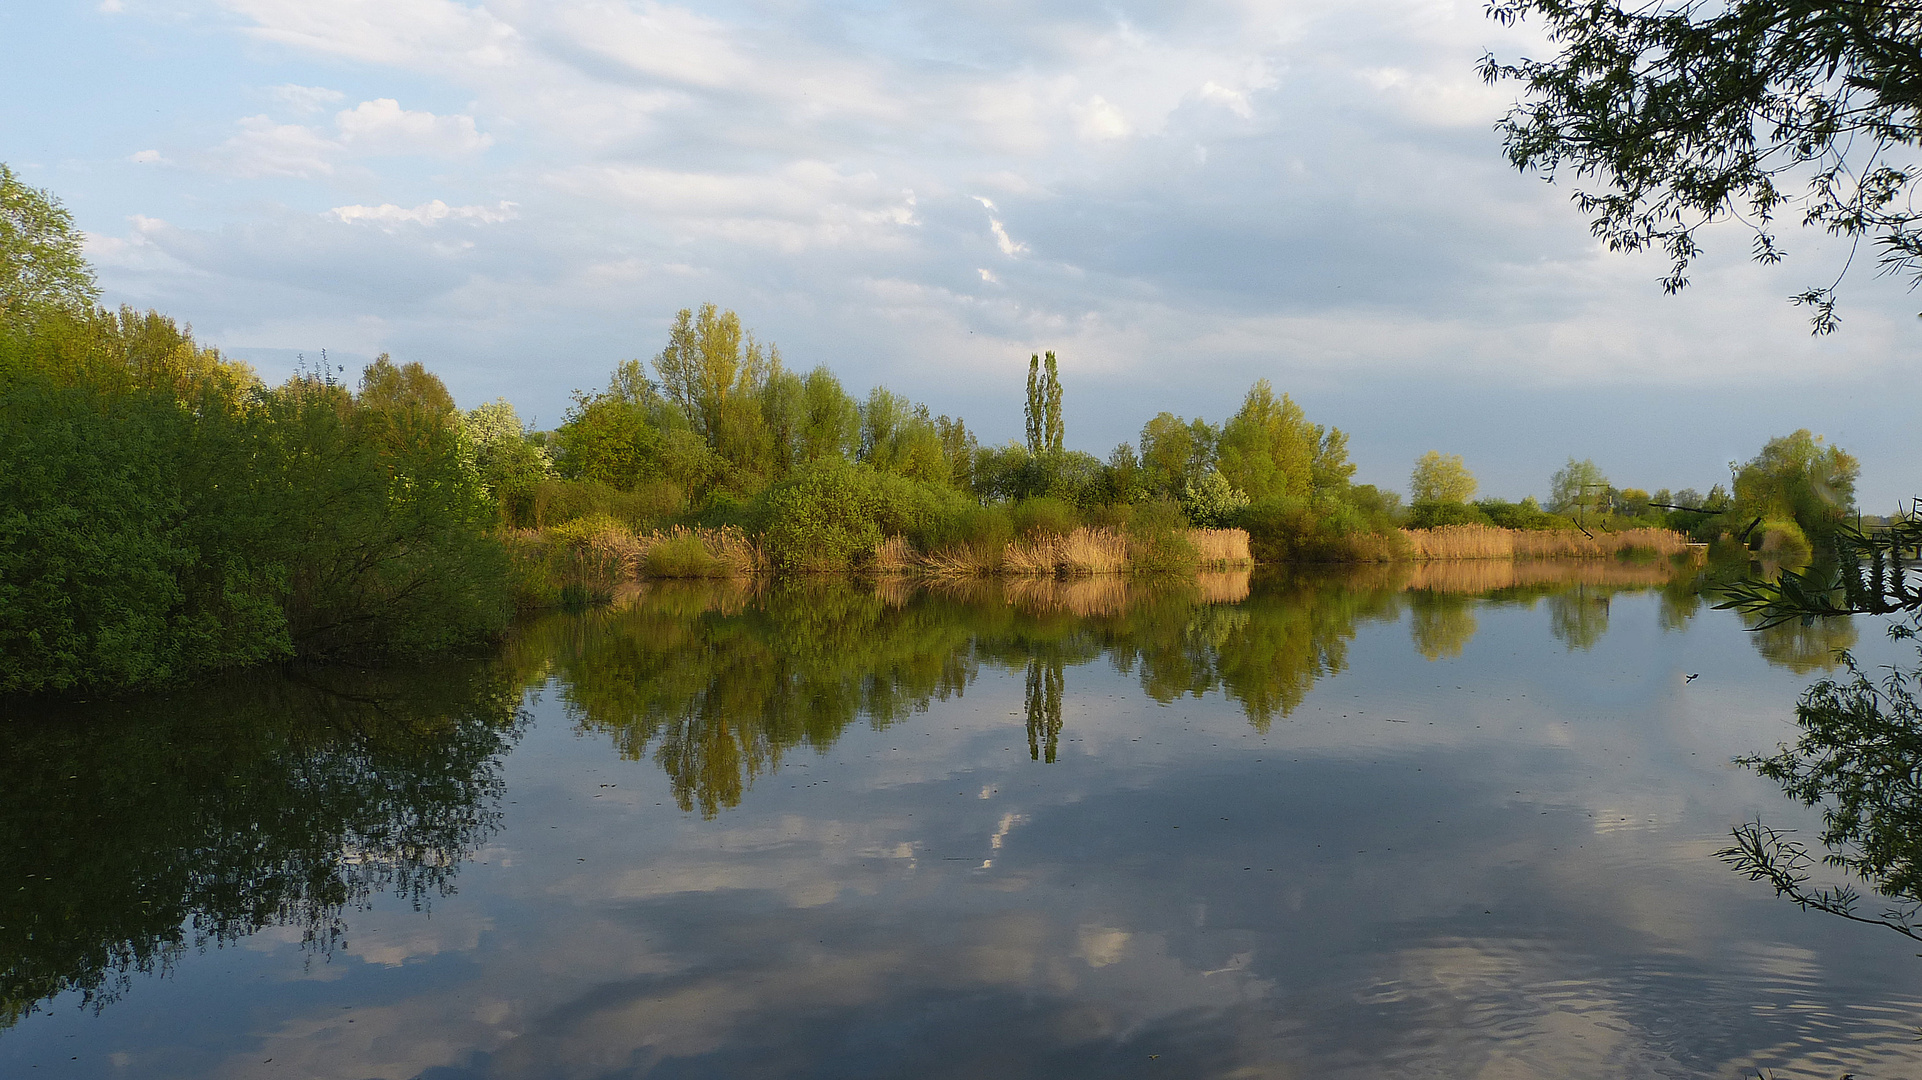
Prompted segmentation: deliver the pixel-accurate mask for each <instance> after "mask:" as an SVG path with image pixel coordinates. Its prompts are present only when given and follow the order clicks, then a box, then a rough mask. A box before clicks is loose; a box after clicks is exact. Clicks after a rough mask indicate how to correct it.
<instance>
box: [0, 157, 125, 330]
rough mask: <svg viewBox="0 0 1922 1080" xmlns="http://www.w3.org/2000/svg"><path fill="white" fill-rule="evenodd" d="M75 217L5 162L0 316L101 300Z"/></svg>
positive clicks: (1, 167) (0, 203)
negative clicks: (27, 183) (23, 179)
mask: <svg viewBox="0 0 1922 1080" xmlns="http://www.w3.org/2000/svg"><path fill="white" fill-rule="evenodd" d="M83 239H84V237H83V236H82V234H81V233H80V231H79V230H78V229H75V228H74V227H73V215H72V214H70V213H68V212H67V208H66V207H64V206H62V205H60V200H59V199H56V198H54V197H53V196H52V195H51V194H49V193H48V192H46V191H44V190H42V189H40V188H34V187H28V186H27V185H26V184H23V183H21V182H20V177H19V176H17V175H16V174H15V173H14V171H13V170H12V169H10V168H8V167H7V166H6V165H5V164H3V163H0V320H4V321H7V322H11V321H13V320H14V319H18V318H22V317H25V316H27V315H29V314H31V313H32V312H34V311H37V310H40V309H44V308H65V309H68V310H87V309H91V308H92V307H93V305H94V303H95V302H96V301H97V300H99V298H100V289H99V287H98V286H96V285H95V284H94V278H93V268H92V267H91V266H89V265H87V260H86V256H84V255H83V254H82V253H81V242H82V240H83Z"/></svg>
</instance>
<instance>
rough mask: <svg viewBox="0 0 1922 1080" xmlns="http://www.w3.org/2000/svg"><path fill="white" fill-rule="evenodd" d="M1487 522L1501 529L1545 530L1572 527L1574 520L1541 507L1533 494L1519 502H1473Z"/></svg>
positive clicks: (1500, 500) (1498, 500)
mask: <svg viewBox="0 0 1922 1080" xmlns="http://www.w3.org/2000/svg"><path fill="white" fill-rule="evenodd" d="M1475 509H1477V510H1480V511H1481V512H1482V514H1483V516H1484V517H1486V518H1487V519H1488V523H1489V524H1491V525H1494V526H1496V527H1498V528H1503V529H1520V530H1527V531H1534V532H1545V531H1548V530H1551V529H1572V528H1574V527H1575V524H1574V522H1571V521H1569V520H1568V519H1567V518H1565V517H1562V516H1561V515H1560V514H1551V513H1549V512H1548V511H1546V510H1544V509H1542V507H1541V504H1540V503H1538V502H1536V501H1535V497H1534V496H1533V495H1530V496H1528V497H1527V498H1525V499H1523V500H1522V501H1521V502H1518V503H1512V502H1508V501H1506V500H1504V499H1482V500H1481V501H1479V502H1477V503H1475Z"/></svg>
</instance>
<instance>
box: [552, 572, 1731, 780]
mask: <svg viewBox="0 0 1922 1080" xmlns="http://www.w3.org/2000/svg"><path fill="white" fill-rule="evenodd" d="M1696 573H1697V571H1696V570H1695V568H1694V567H1692V566H1689V565H1683V564H1677V563H1670V562H1666V561H1663V562H1656V563H1624V562H1611V561H1600V560H1586V561H1581V562H1574V563H1563V564H1550V563H1541V562H1533V563H1476V564H1430V565H1399V566H1371V567H1362V568H1357V569H1354V570H1351V571H1348V572H1342V573H1335V574H1326V573H1323V574H1300V575H1281V576H1273V577H1267V578H1263V579H1261V580H1259V581H1257V580H1255V579H1253V578H1251V576H1250V574H1249V573H1248V572H1247V571H1245V570H1244V571H1221V572H1213V573H1203V574H1198V575H1193V576H1190V577H1183V578H1153V577H1130V576H1125V575H1105V576H1099V577H1079V578H1048V577H1036V578H1013V579H1007V580H999V581H997V580H985V579H978V578H976V579H951V580H935V581H924V580H917V579H913V578H907V577H901V576H894V577H884V578H880V579H878V580H868V581H861V580H855V579H841V578H834V579H829V578H813V579H800V580H793V581H784V582H754V581H729V582H709V583H661V584H654V585H649V586H647V587H644V588H641V589H638V590H635V591H633V592H632V593H630V594H628V595H627V596H625V597H623V598H622V601H621V603H620V604H619V605H617V606H615V607H612V608H607V609H602V610H598V611H592V612H588V613H585V614H567V615H553V616H549V617H547V618H545V619H543V620H541V621H539V622H537V623H535V624H534V625H533V626H531V627H530V628H529V630H528V631H527V633H526V634H524V635H523V637H522V638H521V641H520V644H519V645H518V648H519V649H520V650H521V651H523V652H526V653H527V654H529V656H530V657H537V658H538V659H530V660H529V661H526V662H524V663H523V666H524V667H526V668H528V669H529V670H537V671H539V672H541V673H542V674H541V677H542V678H543V679H545V678H546V677H547V676H548V675H549V674H551V675H552V676H554V677H556V678H557V679H558V682H559V688H558V692H559V694H560V696H561V699H562V701H563V702H564V703H565V705H566V707H567V708H568V709H569V711H570V714H571V715H572V716H573V717H574V719H575V721H576V722H577V723H578V724H579V725H580V726H581V727H582V728H583V729H585V730H588V731H594V732H600V733H603V734H605V735H607V736H608V737H609V738H611V739H612V740H613V742H614V745H615V747H616V748H617V749H618V751H619V752H620V753H621V754H622V755H624V756H626V757H628V758H631V759H641V758H647V757H651V758H652V759H653V760H655V761H656V762H657V763H658V764H659V765H660V766H661V768H662V769H663V770H665V772H666V773H667V774H668V776H669V778H670V781H671V787H672V790H673V793H674V797H675V800H676V802H677V803H678V804H679V805H680V807H681V808H682V809H683V810H686V811H690V812H691V811H696V810H698V811H699V812H700V813H701V814H702V815H704V816H707V817H712V816H714V815H716V814H718V813H720V811H722V810H723V809H726V808H728V807H732V806H736V805H738V804H739V803H740V801H741V799H742V798H743V797H744V796H745V794H746V793H747V791H748V790H749V789H750V788H751V787H752V786H753V784H754V782H755V780H756V779H757V778H759V777H761V776H764V775H767V774H768V773H770V772H772V771H773V770H775V769H778V768H779V767H780V765H781V763H782V761H783V760H784V758H785V757H786V755H788V754H790V753H792V752H793V751H794V750H795V749H796V748H799V747H804V746H805V747H808V748H811V749H813V750H815V751H817V752H826V750H827V749H828V748H830V747H832V746H833V745H834V743H835V742H836V740H838V739H839V738H840V737H841V735H842V733H843V732H844V731H846V729H847V728H848V727H849V725H852V724H856V723H862V724H866V725H868V726H869V727H871V728H875V729H883V728H886V727H888V726H890V725H892V724H894V723H897V722H899V721H900V720H902V719H903V718H905V717H908V716H911V715H913V714H914V713H916V712H918V711H921V710H923V709H926V708H927V707H928V705H929V703H930V702H933V701H936V700H946V699H948V698H951V697H959V696H961V695H963V694H965V692H966V691H967V689H968V687H969V686H970V685H972V684H973V682H974V681H975V680H976V679H977V678H978V677H979V675H980V673H981V670H982V668H983V667H984V666H985V667H987V668H989V669H991V670H998V671H1002V672H1006V673H1008V674H1009V675H1013V676H1018V677H1019V678H1021V680H1022V682H1023V687H1024V689H1023V694H1024V699H1025V702H1026V708H1025V714H1026V716H1025V722H1026V727H1027V737H1028V745H1029V749H1030V756H1031V757H1032V758H1033V759H1034V760H1035V761H1036V762H1037V763H1041V764H1051V763H1053V762H1055V761H1056V760H1057V759H1058V756H1059V753H1060V747H1061V742H1062V732H1063V727H1062V713H1061V702H1062V700H1063V698H1064V696H1065V694H1066V693H1067V691H1068V688H1069V685H1070V683H1071V682H1072V680H1073V678H1074V675H1073V669H1074V668H1076V667H1078V666H1081V665H1085V664H1090V663H1094V662H1096V661H1099V660H1102V659H1104V658H1105V659H1106V660H1107V661H1108V662H1109V663H1110V664H1112V665H1113V666H1114V668H1115V669H1116V670H1119V671H1121V672H1124V673H1127V674H1129V675H1132V676H1133V677H1134V678H1135V679H1136V680H1138V682H1139V684H1140V687H1141V691H1142V693H1143V694H1145V695H1146V696H1147V697H1148V698H1150V699H1152V700H1154V701H1158V702H1161V703H1164V704H1165V703H1172V702H1174V701H1176V700H1179V699H1181V698H1183V697H1200V696H1203V695H1206V694H1211V693H1220V694H1222V695H1223V696H1224V697H1225V698H1227V699H1228V700H1230V701H1232V702H1234V703H1235V704H1236V705H1237V706H1238V707H1239V708H1240V709H1241V711H1242V713H1243V714H1244V715H1245V716H1246V717H1247V719H1248V722H1249V723H1250V724H1251V725H1252V726H1253V727H1254V728H1256V729H1257V730H1263V731H1265V730H1266V729H1267V728H1268V726H1269V725H1271V724H1273V723H1274V722H1275V721H1277V720H1280V719H1282V718H1285V717H1287V716H1288V715H1289V714H1290V713H1291V712H1293V711H1294V710H1295V709H1297V708H1299V707H1300V706H1301V704H1302V703H1303V702H1304V701H1305V700H1307V698H1308V696H1309V694H1310V693H1311V691H1312V690H1313V689H1314V687H1315V685H1316V683H1317V682H1319V681H1320V680H1322V679H1325V678H1327V677H1329V676H1331V675H1334V674H1336V673H1338V672H1340V671H1342V670H1344V669H1345V668H1346V667H1347V664H1348V648H1349V643H1350V641H1351V640H1352V639H1353V638H1354V636H1355V633H1356V632H1357V629H1358V627H1360V626H1361V625H1363V624H1365V623H1368V622H1392V621H1395V620H1397V619H1400V618H1401V617H1402V614H1403V612H1404V611H1407V612H1408V613H1409V614H1410V625H1411V633H1412V634H1413V636H1414V642H1415V646H1416V648H1417V649H1418V651H1420V652H1421V654H1422V655H1424V656H1426V657H1428V658H1429V659H1445V658H1449V657H1457V656H1460V655H1461V654H1462V652H1463V651H1464V650H1465V649H1466V648H1467V647H1468V645H1469V643H1470V641H1471V640H1472V639H1473V637H1474V635H1475V632H1476V628H1477V621H1476V615H1475V609H1476V605H1477V604H1483V603H1503V604H1522V605H1533V604H1535V603H1536V602H1539V601H1546V602H1547V603H1548V604H1549V606H1550V608H1551V612H1550V614H1551V619H1550V623H1551V627H1552V629H1553V632H1554V633H1555V634H1556V636H1557V637H1558V638H1560V639H1561V640H1563V641H1564V642H1565V643H1567V644H1568V646H1569V647H1570V648H1571V649H1586V648H1590V647H1592V646H1593V645H1594V644H1595V642H1596V641H1598V640H1599V639H1600V638H1601V636H1602V635H1603V634H1604V633H1606V631H1607V627H1608V604H1609V597H1610V596H1611V595H1613V594H1615V593H1617V592H1620V591H1622V590H1625V589H1626V590H1638V591H1639V590H1656V589H1660V590H1663V594H1664V597H1665V598H1667V597H1668V595H1669V594H1670V593H1674V594H1675V595H1676V596H1677V597H1678V598H1679V597H1685V596H1687V595H1691V594H1692V591H1693V584H1692V582H1693V580H1694V577H1695V575H1696ZM1671 610H1672V611H1673V613H1674V614H1673V617H1674V618H1677V619H1686V618H1688V617H1690V616H1692V614H1693V613H1694V610H1695V609H1694V608H1693V607H1690V606H1688V605H1687V604H1686V603H1683V602H1682V601H1681V600H1679V599H1678V600H1677V602H1676V603H1674V604H1669V603H1667V600H1666V599H1665V607H1664V612H1665V615H1664V618H1665V619H1667V618H1670V617H1671V616H1670V615H1669V614H1667V613H1668V612H1670V611H1671Z"/></svg>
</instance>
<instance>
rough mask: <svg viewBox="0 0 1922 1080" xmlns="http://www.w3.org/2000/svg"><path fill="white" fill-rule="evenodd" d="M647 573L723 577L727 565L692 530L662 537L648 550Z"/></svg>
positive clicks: (651, 575)
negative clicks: (723, 564) (723, 565)
mask: <svg viewBox="0 0 1922 1080" xmlns="http://www.w3.org/2000/svg"><path fill="white" fill-rule="evenodd" d="M646 567H647V574H648V576H649V577H659V578H705V577H721V576H723V575H724V572H725V569H724V568H723V567H722V565H721V562H720V560H719V559H716V558H715V557H714V556H713V555H711V554H709V552H708V550H707V545H706V544H703V543H702V542H701V538H700V537H698V536H696V535H694V534H693V533H688V532H683V533H678V534H676V535H674V536H670V537H668V538H667V539H665V540H662V541H660V542H659V543H657V544H655V545H654V546H653V547H651V548H649V549H648V551H647V563H646Z"/></svg>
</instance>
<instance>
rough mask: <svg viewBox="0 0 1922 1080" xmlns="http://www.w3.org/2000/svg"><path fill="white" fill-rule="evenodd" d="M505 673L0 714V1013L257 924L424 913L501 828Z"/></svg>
mask: <svg viewBox="0 0 1922 1080" xmlns="http://www.w3.org/2000/svg"><path fill="white" fill-rule="evenodd" d="M520 682H521V677H520V676H519V675H518V674H516V673H513V672H510V671H508V670H506V669H504V668H502V667H501V666H500V665H498V664H482V665H475V664H464V665H455V666H443V667H436V668H432V669H413V668H410V669H405V670H392V669H390V670H388V671H386V672H381V673H358V672H349V671H340V670H336V671H329V672H324V673H321V674H319V675H314V676H310V677H305V678H282V677H279V676H278V675H275V676H262V677H254V678H244V679H237V680H235V681H232V682H230V683H226V684H223V685H220V686H216V687H212V688H209V689H207V690H205V691H202V692H198V693H192V694H182V695H177V696H171V697H166V698H159V699H141V700H133V701H127V702H121V703H117V704H113V705H109V706H93V707H90V708H85V709H81V708H79V707H73V708H68V709H62V710H36V711H35V712H34V713H33V714H30V715H29V714H22V713H21V712H20V711H19V710H18V709H16V710H15V714H14V715H12V716H10V717H9V718H7V719H6V720H5V721H4V722H0V881H4V882H6V883H7V884H8V888H6V889H0V1028H4V1027H9V1026H12V1025H13V1024H15V1023H17V1022H18V1021H19V1020H20V1019H21V1018H22V1017H23V1016H26V1015H28V1014H30V1013H31V1012H33V1011H35V1010H36V1009H37V1008H38V1007H39V1005H40V1004H41V1003H42V1002H44V1001H46V1000H47V999H49V998H51V997H53V996H55V995H57V994H61V993H64V992H68V991H78V992H79V993H80V994H81V995H82V997H83V999H84V1000H85V1001H86V1002H88V1003H90V1004H92V1005H94V1006H95V1007H96V1008H97V1007H99V1006H100V1005H102V1004H104V1003H106V1002H108V1001H111V1000H113V999H114V998H116V997H117V996H118V995H119V994H120V993H122V992H123V991H124V990H125V989H126V988H127V987H128V985H129V984H130V978H131V976H132V975H133V974H135V973H138V972H151V971H156V970H163V971H164V970H166V969H167V968H169V967H170V966H171V965H172V964H174V963H175V961H176V960H177V959H178V958H179V957H181V955H182V954H183V953H185V952H186V951H187V950H188V949H190V948H199V947H203V946H206V945H210V944H211V945H217V946H218V945H226V944H229V943H232V942H234V941H237V940H239V939H241V938H245V937H247V936H248V935H250V934H253V933H255V932H257V931H259V930H261V929H263V928H266V927H270V926H291V927H295V928H298V929H299V931H300V932H301V935H302V938H303V943H304V945H305V947H306V948H308V949H310V950H313V951H314V952H317V953H322V954H324V953H327V952H330V951H331V950H333V949H335V948H339V947H342V946H344V945H345V934H346V933H347V925H346V923H345V921H344V919H343V915H344V913H345V912H347V911H349V910H352V909H353V908H355V907H357V906H360V905H364V904H365V903H367V901H368V900H369V898H370V897H371V896H372V895H374V894H376V893H386V894H389V895H394V896H398V897H401V898H403V899H406V900H409V901H412V902H413V903H414V904H415V905H417V906H419V907H425V906H426V905H427V904H429V903H430V902H431V901H432V900H433V899H434V898H436V897H439V896H443V895H445V894H447V893H448V892H450V891H451V890H452V889H453V885H454V877H455V874H456V873H457V870H458V867H459V866H460V863H461V861H462V860H463V859H464V858H465V857H466V856H467V855H468V854H469V853H470V852H472V851H473V850H474V849H475V848H476V847H477V846H478V845H479V844H481V843H482V842H483V841H484V840H485V838H486V837H487V836H488V834H489V833H490V832H491V831H492V829H493V828H494V827H495V823H496V820H497V816H498V808H497V806H496V803H497V801H498V796H499V793H500V781H499V762H500V758H501V755H502V754H503V753H504V752H505V751H506V749H507V748H508V747H509V745H510V744H511V743H512V741H513V739H514V737H515V734H516V731H517V725H518V723H519V719H520V717H521V713H520V700H521V695H520V685H519V684H520Z"/></svg>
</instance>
